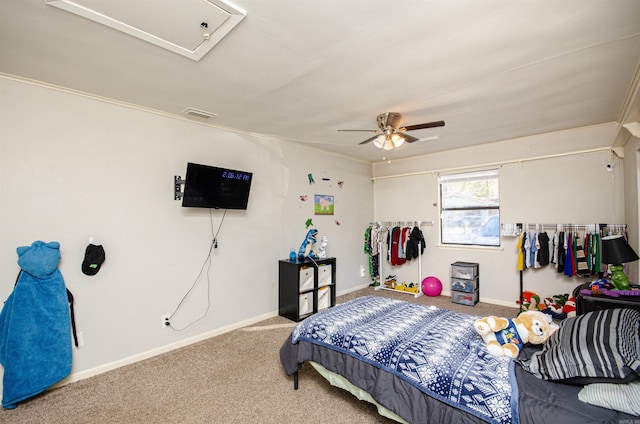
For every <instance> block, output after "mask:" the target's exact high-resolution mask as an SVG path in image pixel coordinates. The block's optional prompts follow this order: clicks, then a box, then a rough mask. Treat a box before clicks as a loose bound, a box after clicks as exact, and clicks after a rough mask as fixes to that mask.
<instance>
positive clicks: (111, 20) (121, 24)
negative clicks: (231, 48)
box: [46, 0, 246, 61]
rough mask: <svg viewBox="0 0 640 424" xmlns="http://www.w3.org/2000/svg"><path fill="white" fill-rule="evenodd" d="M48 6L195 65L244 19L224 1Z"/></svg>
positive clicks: (66, 1) (85, 1)
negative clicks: (170, 52) (158, 48)
mask: <svg viewBox="0 0 640 424" xmlns="http://www.w3.org/2000/svg"><path fill="white" fill-rule="evenodd" d="M46 2H47V4H49V5H51V6H54V7H57V8H60V9H63V10H66V11H68V12H71V13H74V14H76V15H79V16H82V17H83V18H87V19H90V20H92V21H94V22H98V23H100V24H103V25H106V26H109V27H111V28H114V29H116V30H118V31H122V32H124V33H127V34H129V35H132V36H134V37H137V38H140V39H142V40H145V41H148V42H149V43H152V44H155V45H157V46H160V47H162V48H165V49H167V50H170V51H172V52H174V53H178V54H180V55H183V56H186V57H188V58H190V59H193V60H195V61H198V60H200V59H202V57H203V56H204V55H205V54H207V53H208V52H209V50H211V49H212V48H213V47H214V46H215V45H216V44H217V43H218V42H219V41H220V40H222V38H223V37H224V36H226V35H227V34H228V33H229V32H230V31H231V30H232V29H233V28H234V27H235V26H236V25H238V24H239V23H240V21H242V19H244V17H245V16H246V12H245V11H244V10H241V9H238V8H237V7H235V6H232V5H230V4H228V3H226V2H225V1H224V0H180V1H175V0H154V1H153V2H149V1H112V0H74V1H71V0H46Z"/></svg>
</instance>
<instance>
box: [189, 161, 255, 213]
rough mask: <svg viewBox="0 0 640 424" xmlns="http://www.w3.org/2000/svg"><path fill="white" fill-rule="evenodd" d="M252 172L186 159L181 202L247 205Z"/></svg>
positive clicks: (210, 205)
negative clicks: (192, 161)
mask: <svg viewBox="0 0 640 424" xmlns="http://www.w3.org/2000/svg"><path fill="white" fill-rule="evenodd" d="M252 177H253V173H251V172H245V171H237V170H234V169H226V168H217V167H215V166H207V165H200V164H197V163H191V162H189V163H187V176H186V178H185V183H184V194H183V195H182V206H183V207H187V208H215V209H247V203H248V201H249V190H250V189H251V178H252Z"/></svg>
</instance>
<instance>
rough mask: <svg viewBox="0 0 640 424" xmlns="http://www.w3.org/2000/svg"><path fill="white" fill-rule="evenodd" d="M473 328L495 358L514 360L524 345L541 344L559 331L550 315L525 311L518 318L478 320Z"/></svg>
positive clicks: (492, 317) (485, 318) (493, 317)
mask: <svg viewBox="0 0 640 424" xmlns="http://www.w3.org/2000/svg"><path fill="white" fill-rule="evenodd" d="M473 327H474V328H475V329H476V331H477V332H478V334H480V336H482V340H484V342H485V343H486V345H487V350H488V351H489V353H490V354H492V355H494V356H507V357H509V358H516V357H517V356H518V353H519V352H520V349H522V347H523V346H524V344H525V343H531V344H542V343H544V342H546V341H547V339H548V338H549V337H550V336H551V334H553V332H554V331H556V330H557V329H558V326H557V325H556V324H554V323H553V320H552V319H551V317H550V316H549V315H546V314H543V313H542V312H540V311H526V312H522V313H521V314H520V315H518V317H517V318H511V319H509V318H501V317H496V316H489V317H483V318H478V319H477V320H475V322H474V323H473Z"/></svg>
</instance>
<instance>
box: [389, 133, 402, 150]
mask: <svg viewBox="0 0 640 424" xmlns="http://www.w3.org/2000/svg"><path fill="white" fill-rule="evenodd" d="M391 142H392V143H393V146H394V147H400V146H402V143H404V138H402V137H401V136H399V135H398V134H393V135H392V136H391Z"/></svg>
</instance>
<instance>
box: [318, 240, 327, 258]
mask: <svg viewBox="0 0 640 424" xmlns="http://www.w3.org/2000/svg"><path fill="white" fill-rule="evenodd" d="M328 243H329V239H328V238H327V236H322V239H321V240H320V248H319V249H318V257H319V258H321V259H325V258H326V257H327V244H328Z"/></svg>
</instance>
